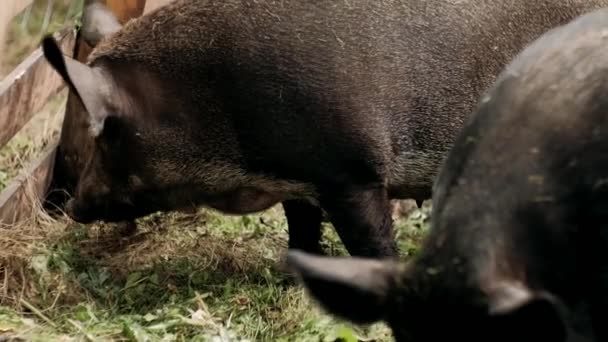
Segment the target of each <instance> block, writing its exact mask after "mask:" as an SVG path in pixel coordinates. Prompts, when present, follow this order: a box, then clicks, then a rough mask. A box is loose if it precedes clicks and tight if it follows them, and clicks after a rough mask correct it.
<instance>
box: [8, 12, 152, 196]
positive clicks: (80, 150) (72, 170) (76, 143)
mask: <svg viewBox="0 0 608 342" xmlns="http://www.w3.org/2000/svg"><path fill="white" fill-rule="evenodd" d="M0 1H1V0H0ZM145 3H146V2H145V0H127V1H125V0H106V1H105V4H106V5H107V6H108V8H110V9H111V10H112V11H113V12H114V14H115V15H116V16H117V17H118V18H119V21H120V22H121V23H125V22H126V21H128V20H129V19H131V18H136V17H139V16H140V15H141V14H142V12H143V9H144V6H145ZM83 25H86V23H83ZM91 50H92V49H91V47H89V46H88V45H87V44H86V42H85V41H84V40H83V39H82V38H81V37H80V35H79V37H78V39H77V42H76V49H75V50H74V58H76V59H77V60H79V61H81V62H84V61H86V59H87V57H88V55H89V53H90V52H91ZM87 117H88V114H87V112H86V111H85V109H84V107H83V105H82V102H81V101H80V100H79V99H78V97H77V96H75V95H74V94H73V93H72V92H70V93H69V95H68V102H67V105H66V112H65V116H64V120H63V125H62V128H61V138H60V140H59V147H58V150H57V155H56V160H55V165H54V171H53V182H52V183H51V191H50V192H49V195H48V197H47V205H48V208H55V207H62V206H63V205H64V203H65V201H66V200H67V199H68V197H69V196H71V195H72V194H73V192H74V189H75V187H76V184H77V182H78V179H79V177H80V174H81V172H82V170H83V168H84V163H85V161H86V157H87V156H88V155H89V154H90V153H91V149H92V142H93V140H92V138H91V137H90V135H89V133H88V120H87Z"/></svg>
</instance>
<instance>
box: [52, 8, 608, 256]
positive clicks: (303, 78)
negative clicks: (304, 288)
mask: <svg viewBox="0 0 608 342" xmlns="http://www.w3.org/2000/svg"><path fill="white" fill-rule="evenodd" d="M606 2H607V1H606V0H602V1H600V0H592V1H589V0H569V1H556V0H537V1H528V0H508V1H495V0H476V1H471V0H469V1H454V0H437V1H423V0H414V1H412V0H383V1H359V0H356V1H332V0H316V1H300V0H281V1H274V0H262V1H259V0H258V1H254V0H224V1H199V0H177V1H175V2H174V3H172V4H170V5H168V6H165V7H162V8H160V9H158V10H156V11H154V12H152V13H150V14H148V15H146V16H144V17H141V18H139V19H137V20H133V21H130V22H129V23H127V24H126V25H125V26H124V27H122V28H121V27H120V26H119V25H117V23H118V22H117V21H116V20H111V19H107V18H106V16H108V15H110V14H109V12H108V11H104V10H101V9H99V8H101V7H100V6H96V7H95V8H97V9H98V10H96V9H95V8H93V9H91V12H90V13H88V14H87V15H89V16H90V18H94V17H95V15H96V13H98V14H97V15H99V16H102V17H104V19H103V20H102V19H99V20H89V22H91V23H99V24H100V25H101V24H103V23H107V25H109V26H110V27H109V28H107V27H106V28H86V29H84V31H83V32H85V34H86V33H87V32H90V33H91V36H90V41H91V42H93V43H94V44H95V43H97V42H99V43H98V45H97V46H96V49H95V51H93V53H92V54H91V56H90V58H89V60H88V63H87V64H81V63H79V62H77V61H74V60H72V59H70V58H68V57H65V56H62V55H61V53H60V51H59V49H57V48H56V44H55V42H54V41H53V40H52V38H48V37H47V38H46V39H45V40H44V41H43V48H44V52H45V56H46V58H47V59H48V61H49V62H50V64H51V65H53V67H54V68H55V69H56V70H57V71H58V72H59V73H60V74H61V75H62V77H63V78H64V79H65V81H66V83H68V84H69V85H70V86H71V87H72V89H73V90H75V92H76V93H78V94H79V97H80V98H81V100H82V102H83V104H84V106H85V107H86V108H87V111H88V112H89V115H90V131H91V134H92V135H94V137H95V148H94V152H93V153H92V155H91V156H90V159H89V160H88V162H87V165H86V166H85V169H84V171H83V172H82V175H81V178H80V180H79V182H78V185H77V189H76V190H75V194H74V198H73V199H72V200H71V201H70V202H69V203H68V205H67V211H68V213H69V215H70V216H71V217H72V218H73V219H75V220H77V221H80V222H91V221H93V220H98V219H100V220H106V221H121V220H132V219H134V218H137V217H140V216H143V215H146V214H149V213H151V212H154V211H165V210H179V209H183V208H186V207H191V206H201V205H206V206H208V207H212V208H215V209H217V210H220V211H222V212H225V213H228V214H247V213H252V212H258V211H261V210H264V209H266V208H269V207H270V206H273V205H275V204H277V203H282V204H283V208H284V209H285V213H286V217H287V221H288V224H289V246H290V247H291V248H298V249H303V250H306V251H310V252H319V239H320V235H321V231H320V221H321V208H322V209H324V210H325V211H326V212H327V213H328V215H329V217H330V219H331V222H332V223H333V225H334V226H335V228H336V230H337V232H338V233H339V235H340V238H341V239H342V241H343V242H344V244H345V246H346V248H347V249H348V251H349V252H350V253H351V254H352V255H360V256H375V257H381V256H395V255H396V253H397V252H396V247H395V242H394V240H393V233H392V220H391V210H390V203H389V200H390V199H392V198H414V199H418V200H420V199H424V198H428V197H430V195H431V187H432V182H433V179H434V177H435V175H436V171H437V168H438V166H439V165H440V163H441V161H442V159H443V157H444V155H445V154H446V152H447V151H448V150H449V149H450V146H451V145H452V142H453V140H454V138H455V135H456V133H457V132H458V130H459V129H460V127H461V126H462V124H463V122H464V120H465V118H466V117H467V115H468V114H469V113H470V112H471V111H472V110H473V108H474V105H475V102H476V98H477V97H478V96H479V95H480V94H481V93H482V92H483V91H484V90H486V88H487V87H488V86H489V85H490V84H491V82H492V81H493V80H494V78H495V77H496V75H497V74H498V73H499V72H500V70H501V69H502V67H504V65H505V64H506V63H507V62H508V60H509V59H510V58H512V57H513V56H514V55H515V54H516V53H517V52H518V51H519V50H520V49H521V48H523V47H524V46H525V44H527V43H528V42H530V41H532V40H533V39H534V38H536V37H537V36H539V35H540V34H542V33H543V32H545V31H546V30H547V29H549V28H551V27H554V26H557V25H559V24H562V23H564V22H566V21H567V20H570V19H571V18H573V17H574V16H576V15H578V14H580V13H582V12H584V11H587V10H591V9H593V8H597V7H599V6H600V5H602V4H605V3H606ZM104 34H105V35H104ZM108 34H109V35H108ZM101 36H103V38H102V37H101Z"/></svg>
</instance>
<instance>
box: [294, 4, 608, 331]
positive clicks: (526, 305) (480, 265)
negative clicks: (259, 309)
mask: <svg viewBox="0 0 608 342" xmlns="http://www.w3.org/2000/svg"><path fill="white" fill-rule="evenodd" d="M433 195H434V196H433V210H434V211H433V217H432V227H431V230H430V233H429V235H428V236H427V238H426V241H425V243H424V244H423V246H422V249H421V251H420V254H419V255H418V256H417V257H416V259H415V260H412V261H410V263H408V264H406V263H398V262H396V261H392V262H387V263H384V262H381V261H379V260H365V259H354V260H353V259H349V260H344V259H331V258H324V257H314V256H308V255H307V254H304V253H302V252H292V254H291V255H290V256H289V257H288V261H289V263H290V264H291V266H292V267H293V268H294V269H295V270H296V271H297V272H298V273H300V274H301V276H302V278H303V281H304V283H305V284H306V285H307V286H308V288H309V289H310V290H311V293H312V294H313V295H314V296H315V297H317V298H318V299H319V300H320V301H321V302H322V303H324V305H325V307H326V308H328V309H329V310H330V311H332V312H334V313H336V314H338V315H340V316H343V317H346V318H350V319H352V320H353V321H356V322H372V321H376V320H386V321H387V322H388V323H389V324H390V325H391V327H392V329H393V332H394V334H395V335H396V337H397V340H399V341H406V340H408V341H409V340H410V339H411V340H413V341H448V340H449V341H548V342H552V341H607V340H608V334H607V332H608V325H606V318H607V317H608V311H607V310H608V228H607V227H604V225H605V224H606V222H608V9H602V10H598V11H595V12H593V13H591V14H586V15H584V16H581V17H579V18H577V19H575V20H573V21H572V22H571V23H569V24H567V25H565V26H561V27H559V28H556V29H554V30H551V31H549V32H548V33H546V34H545V35H543V36H542V37H541V38H539V39H538V40H537V41H535V42H534V43H533V44H532V45H530V46H529V47H528V48H526V49H525V50H524V51H523V52H522V53H521V54H519V55H518V56H517V57H516V58H515V60H514V61H513V62H512V63H511V64H510V65H509V66H508V67H507V68H506V69H505V70H504V72H503V73H502V74H501V75H500V76H499V78H498V80H497V82H496V84H495V85H494V86H493V87H492V88H491V89H490V90H489V91H488V93H487V94H486V95H485V96H484V97H483V98H482V99H481V101H480V102H479V104H478V108H477V111H476V113H475V114H473V115H472V118H471V120H470V121H469V122H468V123H467V124H466V125H465V127H464V128H463V131H462V132H461V134H459V136H458V138H457V139H456V141H455V144H454V146H453V148H452V150H451V151H450V153H449V155H448V157H447V158H446V161H445V163H444V164H443V165H442V167H441V171H440V172H439V176H438V178H437V183H436V186H435V189H434V193H433ZM408 337H409V339H408Z"/></svg>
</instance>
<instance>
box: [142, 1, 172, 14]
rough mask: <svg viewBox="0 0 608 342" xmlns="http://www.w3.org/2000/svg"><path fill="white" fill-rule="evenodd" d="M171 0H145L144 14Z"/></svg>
mask: <svg viewBox="0 0 608 342" xmlns="http://www.w3.org/2000/svg"><path fill="white" fill-rule="evenodd" d="M173 1H174V0H147V1H146V7H145V8H144V14H147V13H149V12H151V11H154V10H155V9H157V8H159V7H161V6H164V5H166V4H168V3H170V2H173Z"/></svg>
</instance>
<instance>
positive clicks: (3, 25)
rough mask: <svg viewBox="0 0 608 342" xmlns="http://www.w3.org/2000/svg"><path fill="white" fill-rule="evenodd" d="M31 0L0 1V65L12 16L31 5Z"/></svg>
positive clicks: (0, 64)
mask: <svg viewBox="0 0 608 342" xmlns="http://www.w3.org/2000/svg"><path fill="white" fill-rule="evenodd" d="M32 2H33V0H2V1H0V66H2V60H3V57H4V54H5V50H4V44H5V42H6V34H7V33H8V27H9V24H10V22H11V21H12V20H13V18H14V17H15V16H16V15H17V14H19V13H20V12H21V11H23V10H24V9H25V8H26V7H27V6H29V5H31V4H32Z"/></svg>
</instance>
